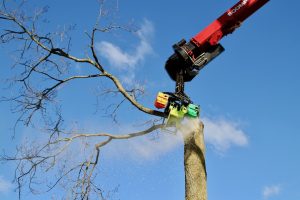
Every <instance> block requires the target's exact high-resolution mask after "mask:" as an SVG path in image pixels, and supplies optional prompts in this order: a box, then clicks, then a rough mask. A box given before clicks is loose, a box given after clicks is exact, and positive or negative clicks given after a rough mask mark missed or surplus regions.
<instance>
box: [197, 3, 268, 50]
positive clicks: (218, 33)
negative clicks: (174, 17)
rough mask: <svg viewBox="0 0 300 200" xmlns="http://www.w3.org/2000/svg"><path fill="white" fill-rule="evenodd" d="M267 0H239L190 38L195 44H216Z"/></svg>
mask: <svg viewBox="0 0 300 200" xmlns="http://www.w3.org/2000/svg"><path fill="white" fill-rule="evenodd" d="M268 1H269V0H241V1H239V2H238V3H237V4H235V5H234V6H233V7H232V8H230V9H229V10H227V11H226V12H225V13H224V14H223V15H222V16H220V17H219V18H218V19H217V20H215V21H214V22H212V23H211V24H210V25H209V26H207V27H206V28H205V29H204V30H202V31H201V32H199V33H198V34H197V35H196V36H195V37H193V38H192V39H191V41H193V43H195V44H196V45H197V46H203V45H205V43H207V42H208V43H209V44H210V45H216V44H218V43H219V41H220V40H221V39H222V37H223V36H225V35H227V34H229V33H232V32H233V31H234V30H235V29H236V28H237V27H239V26H240V24H241V23H242V22H243V21H244V20H245V19H247V18H248V17H249V16H250V15H252V14H253V13H254V12H256V11H257V10H258V9H260V8H261V7H262V6H263V5H264V4H266V3H267V2H268Z"/></svg>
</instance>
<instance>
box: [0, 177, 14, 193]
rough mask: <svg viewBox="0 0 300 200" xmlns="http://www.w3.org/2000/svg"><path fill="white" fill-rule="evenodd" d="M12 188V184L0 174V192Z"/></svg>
mask: <svg viewBox="0 0 300 200" xmlns="http://www.w3.org/2000/svg"><path fill="white" fill-rule="evenodd" d="M12 188H13V185H12V184H11V183H10V182H9V181H7V180H5V179H4V178H3V177H2V176H0V194H1V193H7V192H9V191H10V190H11V189H12Z"/></svg>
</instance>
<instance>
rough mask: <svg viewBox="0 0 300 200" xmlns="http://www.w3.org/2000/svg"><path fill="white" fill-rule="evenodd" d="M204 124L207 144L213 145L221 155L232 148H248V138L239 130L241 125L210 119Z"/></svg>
mask: <svg viewBox="0 0 300 200" xmlns="http://www.w3.org/2000/svg"><path fill="white" fill-rule="evenodd" d="M202 121H203V123H204V136H205V140H206V142H207V143H209V144H211V145H212V146H213V147H214V149H215V150H217V151H218V152H219V153H224V152H225V151H226V150H228V149H229V148H230V147H231V146H234V145H236V146H242V147H243V146H246V145H247V144H248V138H247V136H246V134H245V132H244V131H243V130H242V129H241V128H239V124H238V123H236V122H234V121H230V120H226V119H217V120H212V119H209V118H206V117H205V118H203V119H202Z"/></svg>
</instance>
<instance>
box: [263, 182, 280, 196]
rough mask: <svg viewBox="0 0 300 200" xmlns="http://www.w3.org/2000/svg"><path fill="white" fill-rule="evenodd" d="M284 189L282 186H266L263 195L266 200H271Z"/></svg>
mask: <svg viewBox="0 0 300 200" xmlns="http://www.w3.org/2000/svg"><path fill="white" fill-rule="evenodd" d="M281 190H282V188H281V186H280V185H272V186H266V187H264V189H263V192H262V195H263V198H264V199H269V198H270V197H272V196H276V195H278V194H279V193H280V192H281Z"/></svg>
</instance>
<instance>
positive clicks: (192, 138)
mask: <svg viewBox="0 0 300 200" xmlns="http://www.w3.org/2000/svg"><path fill="white" fill-rule="evenodd" d="M196 127H197V128H195V130H194V131H193V133H191V134H188V135H187V136H185V138H184V168H185V200H207V188H206V175H207V174H206V166H205V144H204V135H203V128H204V125H203V123H202V122H200V123H197V126H196Z"/></svg>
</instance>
